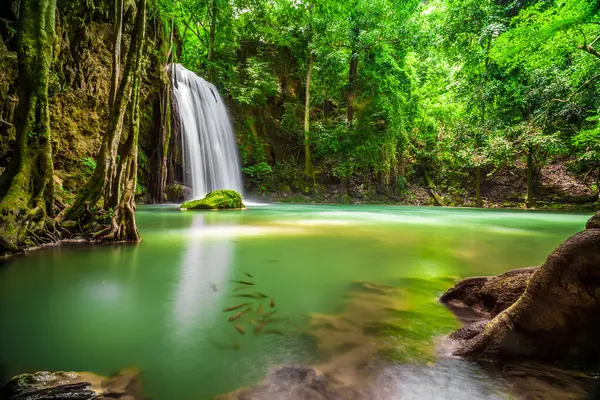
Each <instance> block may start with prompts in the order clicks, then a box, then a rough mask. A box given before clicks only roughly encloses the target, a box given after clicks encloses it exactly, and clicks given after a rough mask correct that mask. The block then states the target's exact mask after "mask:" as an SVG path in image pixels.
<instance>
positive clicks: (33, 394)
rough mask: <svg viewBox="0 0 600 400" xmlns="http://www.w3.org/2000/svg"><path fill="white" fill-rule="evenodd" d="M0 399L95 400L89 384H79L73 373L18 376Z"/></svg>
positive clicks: (40, 373)
mask: <svg viewBox="0 0 600 400" xmlns="http://www.w3.org/2000/svg"><path fill="white" fill-rule="evenodd" d="M0 398H2V399H8V400H13V399H14V400H17V399H18V400H34V399H35V400H37V399H78V400H79V399H80V400H87V399H97V398H98V394H97V393H96V392H95V391H94V390H92V384H91V382H81V381H80V377H79V375H78V374H76V373H73V372H56V373H52V372H36V373H35V374H23V375H18V376H16V377H14V378H13V379H11V380H10V381H9V382H8V383H7V384H6V385H5V386H4V388H2V390H1V391H0Z"/></svg>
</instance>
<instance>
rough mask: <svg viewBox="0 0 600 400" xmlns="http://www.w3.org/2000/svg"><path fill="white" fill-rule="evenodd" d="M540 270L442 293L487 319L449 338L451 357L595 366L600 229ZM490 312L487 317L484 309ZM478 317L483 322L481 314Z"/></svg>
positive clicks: (579, 236)
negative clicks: (452, 344)
mask: <svg viewBox="0 0 600 400" xmlns="http://www.w3.org/2000/svg"><path fill="white" fill-rule="evenodd" d="M598 215H599V214H598V213H597V215H596V216H595V217H593V218H592V219H591V220H590V222H589V223H588V225H587V229H586V230H584V231H582V232H579V233H576V234H575V235H573V236H572V237H570V238H569V239H567V240H566V241H565V242H564V243H563V244H561V245H560V246H558V247H557V248H556V250H554V251H553V252H552V254H550V255H549V256H548V258H547V259H546V262H545V263H544V265H542V266H541V267H539V268H533V269H523V270H516V271H513V272H509V273H507V274H504V275H500V276H498V277H494V278H471V279H467V280H465V281H462V282H460V283H459V284H458V285H456V286H455V287H454V288H452V289H450V290H449V291H448V292H447V293H446V294H444V295H443V296H442V298H441V300H442V301H443V302H446V303H448V304H450V305H456V304H457V303H458V304H463V305H466V306H468V307H472V308H474V309H475V310H476V311H477V312H478V313H479V314H480V315H482V316H483V318H484V320H485V319H489V318H491V320H489V322H487V323H484V324H482V323H479V324H478V325H472V326H470V327H466V328H463V329H462V330H461V331H459V332H457V333H455V334H453V335H451V338H452V339H456V340H458V341H459V342H458V349H457V350H456V351H455V353H454V354H455V355H459V356H464V357H468V358H475V359H488V360H494V359H506V358H515V357H527V358H535V359H542V360H550V361H561V362H567V363H571V362H576V363H578V364H581V363H583V364H587V363H596V362H597V357H598V356H599V355H600V342H599V341H598V337H600V319H599V318H598V315H600V229H599V228H598V227H597V224H596V223H595V221H597V220H599V218H598ZM486 313H487V314H488V316H487V318H486V316H485V314H486ZM480 320H481V319H480Z"/></svg>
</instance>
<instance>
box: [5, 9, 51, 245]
mask: <svg viewBox="0 0 600 400" xmlns="http://www.w3.org/2000/svg"><path fill="white" fill-rule="evenodd" d="M55 11H56V0H21V2H20V8H19V25H18V37H17V54H18V65H19V87H18V88H19V104H18V106H17V110H16V140H15V147H16V148H15V151H14V153H13V156H12V158H11V160H10V164H9V166H8V168H7V170H6V171H5V172H4V173H3V174H2V175H1V176H0V196H1V199H2V200H1V201H0V255H1V254H5V253H10V252H14V251H17V250H18V249H19V248H20V247H28V246H31V245H39V244H41V242H43V241H44V238H41V237H40V235H46V234H48V235H51V233H50V232H46V222H47V217H48V216H50V217H51V216H54V184H53V175H54V164H53V162H52V136H51V132H50V116H49V110H48V72H49V69H50V64H51V62H52V46H53V43H54V37H55ZM50 237H51V239H53V237H52V236H50Z"/></svg>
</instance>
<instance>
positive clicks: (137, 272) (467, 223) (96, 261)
mask: <svg viewBox="0 0 600 400" xmlns="http://www.w3.org/2000/svg"><path fill="white" fill-rule="evenodd" d="M588 218H589V215H587V214H568V213H546V212H525V211H493V210H474V209H440V208H419V207H396V206H301V205H267V206H260V207H258V206H257V207H250V208H249V209H248V210H246V211H222V212H204V213H202V212H179V211H178V210H177V209H176V208H173V207H165V206H161V207H150V206H148V207H139V210H138V226H139V229H140V232H141V234H142V236H143V242H142V243H140V244H139V245H120V246H112V245H111V246H101V245H96V246H91V245H63V246H60V247H53V248H47V249H44V250H41V251H37V252H33V253H31V254H30V255H28V256H26V257H20V258H14V259H12V260H9V261H6V262H5V263H4V265H2V267H1V268H0V312H1V313H2V315H1V317H2V319H1V325H0V370H3V371H4V372H3V373H4V374H6V375H7V376H9V375H14V374H16V373H20V372H25V371H34V370H75V371H93V372H96V373H100V374H105V375H109V374H113V373H115V372H116V371H117V370H119V369H120V368H123V367H127V366H132V365H135V366H139V367H140V368H141V371H142V379H143V383H144V388H145V390H146V391H147V392H148V393H149V395H150V396H151V397H152V398H153V399H155V400H163V399H165V400H166V399H173V400H178V399H189V398H197V399H205V398H210V397H211V396H214V395H217V394H220V393H225V392H229V391H232V390H235V389H237V388H240V387H243V386H247V385H249V384H252V383H255V382H257V381H259V380H260V379H262V377H263V376H264V375H265V374H266V373H267V371H268V370H269V368H271V367H273V366H276V365H281V364H283V363H307V364H317V365H318V364H322V363H326V362H327V360H329V359H331V358H332V357H335V352H336V351H337V350H335V349H334V350H332V349H328V351H326V352H324V351H323V347H322V346H321V342H320V341H319V336H318V335H315V334H314V332H311V330H310V326H311V321H313V322H314V320H315V318H318V316H321V317H323V315H325V316H328V315H339V314H340V313H345V315H346V318H349V319H353V318H355V317H353V314H352V313H351V310H352V308H351V307H350V306H349V303H348V295H349V293H350V292H351V290H352V288H353V282H354V281H368V282H372V283H376V284H386V285H392V286H393V287H394V288H395V290H397V291H398V292H395V293H396V294H395V297H394V301H395V302H396V303H397V305H396V306H395V309H398V310H400V311H398V313H399V314H398V316H399V317H398V318H399V319H400V320H401V323H400V326H399V327H396V328H397V329H396V328H394V329H395V330H394V332H392V333H390V337H392V336H393V337H394V340H395V342H394V343H395V344H394V346H395V347H394V348H396V349H398V350H397V351H396V353H398V354H395V355H394V357H391V359H393V360H395V363H393V364H392V367H390V368H388V369H387V370H385V371H384V373H382V374H381V377H380V379H382V382H385V385H383V386H382V387H386V388H393V390H394V391H393V392H389V391H383V392H381V396H379V395H378V397H377V398H381V399H388V398H389V399H392V398H396V397H397V396H398V395H399V393H401V394H402V398H403V399H404V398H415V399H416V398H447V399H450V398H463V399H467V398H471V399H479V398H505V395H504V394H503V392H504V388H503V386H502V383H501V382H500V383H499V382H496V381H494V382H491V380H490V378H489V376H487V375H486V374H485V373H484V372H483V371H481V370H480V369H478V368H477V367H475V366H473V365H471V364H468V363H466V362H463V361H461V360H446V361H443V360H441V361H439V362H437V361H436V360H435V359H432V357H434V356H432V354H433V349H434V346H435V345H434V343H435V340H436V338H437V337H438V336H439V335H443V334H446V333H449V332H451V331H452V330H453V329H456V328H457V327H458V326H459V324H458V322H457V321H456V319H455V318H454V316H453V315H452V314H451V313H450V312H449V311H447V310H446V309H445V308H444V307H443V306H441V305H439V304H438V303H437V300H436V298H437V297H438V296H439V295H440V294H441V293H442V292H443V291H444V290H446V289H447V288H449V287H450V286H452V284H453V283H454V282H455V281H456V280H458V279H460V278H462V277H467V276H474V275H489V274H498V273H501V272H504V271H507V270H509V269H514V268H518V267H524V266H531V265H539V264H541V263H542V262H543V261H544V258H545V257H546V255H547V254H548V253H549V252H550V251H551V250H552V249H553V248H554V247H555V246H556V245H557V244H559V243H560V242H562V241H563V240H564V239H566V238H567V237H568V236H569V235H571V234H573V233H575V232H577V231H579V230H581V229H582V228H583V226H584V224H585V221H586V220H587V219H588ZM245 273H248V274H250V275H252V278H249V277H247V276H246V275H245ZM232 279H233V280H244V281H246V280H252V281H253V282H254V283H255V284H256V285H255V286H253V287H252V289H254V288H256V290H257V291H260V292H263V293H265V294H267V295H268V296H269V297H272V298H273V300H274V303H275V307H274V308H271V307H270V305H269V302H270V299H267V300H265V301H262V302H261V301H259V300H257V299H245V298H239V297H233V296H235V295H237V294H242V293H246V292H247V291H246V292H245V291H243V290H237V291H236V290H235V289H236V288H237V286H238V284H235V283H233V282H231V280H232ZM242 287H243V286H242ZM245 300H248V302H250V303H252V305H253V307H254V308H253V311H252V313H256V312H257V308H258V306H259V303H260V304H262V307H263V308H264V310H265V311H264V312H267V311H266V310H272V309H273V310H274V309H277V310H278V312H277V314H276V315H278V316H279V317H280V318H279V321H278V322H275V323H273V326H272V327H271V330H272V331H277V332H271V334H268V333H266V332H261V333H260V334H255V333H254V332H253V330H254V329H253V328H254V327H253V326H252V325H251V324H250V319H252V318H256V319H258V318H259V317H258V316H254V317H251V316H250V314H251V313H248V315H245V316H244V317H242V318H240V319H239V321H236V322H239V326H241V327H242V328H243V329H244V330H245V331H246V334H244V335H242V334H240V333H239V332H238V331H237V330H236V328H235V327H234V326H233V324H232V323H230V322H228V320H227V319H228V317H229V316H230V315H232V314H233V313H224V312H223V311H222V310H223V309H224V308H226V307H229V306H232V305H235V304H237V303H242V302H245ZM350 305H351V304H350ZM349 310H350V311H349ZM315 315H317V316H315ZM356 318H359V317H356ZM350 322H352V321H350ZM280 334H282V335H280ZM321 339H322V338H321ZM427 349H430V350H431V351H430V352H428V351H427ZM340 351H341V350H340ZM427 363H429V364H427ZM427 365H432V366H430V367H428V366H427ZM398 371H400V372H398ZM457 385H458V386H457ZM428 391H429V392H428ZM386 393H387V394H386ZM389 393H392V394H389ZM427 393H435V396H433V397H431V396H429V397H428V395H427ZM456 396H459V397H456Z"/></svg>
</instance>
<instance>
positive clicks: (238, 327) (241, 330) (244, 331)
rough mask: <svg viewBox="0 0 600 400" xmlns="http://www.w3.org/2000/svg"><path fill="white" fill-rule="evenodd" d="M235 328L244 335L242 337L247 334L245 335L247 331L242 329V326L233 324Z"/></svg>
mask: <svg viewBox="0 0 600 400" xmlns="http://www.w3.org/2000/svg"><path fill="white" fill-rule="evenodd" d="M233 326H235V329H237V331H238V332H239V333H240V334H242V335H243V334H245V333H246V330H245V329H244V328H242V327H241V326H240V325H238V324H233Z"/></svg>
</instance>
